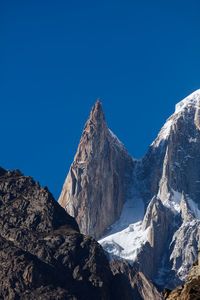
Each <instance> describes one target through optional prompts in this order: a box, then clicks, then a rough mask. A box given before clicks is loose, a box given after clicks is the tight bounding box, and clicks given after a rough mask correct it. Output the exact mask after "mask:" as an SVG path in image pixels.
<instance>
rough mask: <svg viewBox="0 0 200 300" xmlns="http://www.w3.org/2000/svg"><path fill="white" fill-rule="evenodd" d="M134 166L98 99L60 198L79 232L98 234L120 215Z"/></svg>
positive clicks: (129, 193) (100, 234) (128, 195)
mask: <svg viewBox="0 0 200 300" xmlns="http://www.w3.org/2000/svg"><path fill="white" fill-rule="evenodd" d="M133 168H134V162H133V160H132V158H131V157H130V155H129V154H128V152H127V150H126V149H125V147H124V146H123V144H122V143H121V142H120V141H119V140H118V138H117V137H116V136H115V135H114V134H113V133H112V132H111V131H110V130H109V129H108V127H107V124H106V122H105V117H104V113H103V110H102V104H101V102H100V101H99V100H98V101H97V102H96V104H95V105H94V106H93V108H92V110H91V113H90V116H89V119H88V121H87V123H86V125H85V127H84V130H83V134H82V137H81V140H80V143H79V146H78V150H77V153H76V155H75V158H74V161H73V163H72V165H71V167H70V171H69V174H68V176H67V178H66V181H65V183H64V185H63V189H62V193H61V195H60V198H59V203H60V204H61V205H62V207H63V208H65V209H66V211H67V212H68V213H69V214H70V215H71V216H73V217H75V218H76V221H77V223H78V225H79V227H80V231H81V232H82V233H85V234H89V235H91V236H93V237H95V238H99V237H101V236H102V235H103V233H104V232H105V231H106V230H107V229H108V228H109V226H110V225H111V224H113V223H114V222H115V221H116V220H117V219H118V218H119V216H120V213H121V211H122V207H123V204H124V202H125V201H126V200H127V199H128V198H129V197H130V196H131V184H132V173H133Z"/></svg>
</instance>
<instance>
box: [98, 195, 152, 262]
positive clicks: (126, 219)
mask: <svg viewBox="0 0 200 300" xmlns="http://www.w3.org/2000/svg"><path fill="white" fill-rule="evenodd" d="M143 217H144V203H143V201H142V199H140V198H137V199H130V200H127V201H126V203H125V204H124V207H123V210H122V214H121V217H120V218H119V220H118V221H117V222H115V223H114V224H113V225H112V227H111V231H110V232H109V234H108V235H106V236H105V237H103V238H102V239H101V240H99V243H100V244H101V245H102V247H103V248H104V250H105V251H107V252H108V253H109V254H110V258H111V259H112V258H114V257H115V256H117V257H120V258H123V259H126V260H129V261H134V260H135V259H136V256H137V253H138V250H139V249H140V248H141V246H142V244H144V243H145V242H146V241H147V235H148V231H149V228H147V229H146V230H145V231H143V230H142V220H143Z"/></svg>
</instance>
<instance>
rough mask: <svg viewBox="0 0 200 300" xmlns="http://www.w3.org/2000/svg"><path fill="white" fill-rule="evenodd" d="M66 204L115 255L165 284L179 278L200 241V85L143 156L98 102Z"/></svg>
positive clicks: (83, 226) (77, 158) (73, 169)
mask: <svg viewBox="0 0 200 300" xmlns="http://www.w3.org/2000/svg"><path fill="white" fill-rule="evenodd" d="M59 202H60V204H61V205H62V206H63V207H65V208H66V210H67V211H68V212H69V213H70V214H71V215H72V216H75V217H76V220H77V222H78V224H79V226H80V229H81V231H82V232H83V233H87V234H91V235H93V236H94V237H96V238H101V239H100V240H99V242H100V243H101V244H102V246H103V247H104V249H105V250H106V251H107V252H108V253H109V255H110V258H123V259H127V260H128V261H129V262H130V263H131V264H132V265H134V266H137V268H138V269H139V270H140V271H142V272H143V273H144V274H145V275H146V276H147V277H148V278H151V279H152V280H153V281H155V282H156V283H157V284H158V285H160V286H167V287H171V288H173V287H175V286H177V285H178V284H180V283H181V282H182V281H183V280H185V276H186V274H187V272H188V269H189V268H190V266H191V265H192V263H193V261H194V259H195V258H196V256H197V249H198V245H199V240H200V230H199V228H200V226H199V225H200V210H199V209H200V90H198V91H196V92H194V93H193V94H191V95H189V96H188V97H187V98H185V99H184V100H182V101H181V102H179V103H178V104H177V105H176V108H175V112H174V114H173V115H172V116H171V117H170V118H169V119H168V120H167V121H166V123H165V125H164V126H163V127H162V129H161V131H160V133H159V134H158V137H157V138H156V140H155V141H154V142H153V143H152V144H151V146H150V148H149V151H148V152H147V154H146V155H145V156H144V157H143V158H142V159H140V160H135V159H132V158H131V157H130V155H129V154H128V152H127V151H126V149H125V148H124V146H123V145H122V144H121V142H119V140H118V139H117V138H116V137H115V136H114V135H113V134H112V133H111V132H110V130H109V129H108V127H107V125H106V123H105V118H104V115H103V111H102V107H101V104H100V102H99V101H98V102H97V103H96V104H95V106H94V107H93V109H92V111H91V113H90V117H89V120H88V121H87V123H86V126H85V128H84V131H83V135H82V138H81V141H80V144H79V147H78V151H77V154H76V156H75V159H74V162H73V164H72V166H71V168H70V172H69V174H68V176H67V179H66V181H65V184H64V186H63V191H62V193H61V196H60V199H59ZM102 235H104V236H103V237H102Z"/></svg>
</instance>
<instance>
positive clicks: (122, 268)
mask: <svg viewBox="0 0 200 300" xmlns="http://www.w3.org/2000/svg"><path fill="white" fill-rule="evenodd" d="M110 267H111V270H112V273H113V274H114V275H115V276H116V275H118V278H119V280H120V281H121V282H124V285H128V287H129V289H128V288H126V291H130V292H129V294H128V293H127V296H126V298H125V299H127V300H128V299H137V300H142V299H148V300H161V299H162V294H161V293H160V292H159V291H158V290H157V288H156V287H155V285H154V284H153V283H152V282H151V281H150V280H148V279H147V278H146V277H145V276H144V274H142V273H141V272H138V271H136V270H135V269H134V268H133V267H131V265H130V264H129V263H128V262H127V261H125V260H112V261H111V262H110ZM118 293H120V291H119V292H118Z"/></svg>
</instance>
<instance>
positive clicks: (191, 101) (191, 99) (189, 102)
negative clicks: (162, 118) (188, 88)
mask: <svg viewBox="0 0 200 300" xmlns="http://www.w3.org/2000/svg"><path fill="white" fill-rule="evenodd" d="M199 103H200V89H199V90H197V91H195V92H194V93H192V94H190V95H189V96H187V97H186V98H184V99H183V100H182V101H180V102H179V103H177V104H176V106H175V114H178V113H180V112H181V111H183V110H184V109H185V107H186V106H199Z"/></svg>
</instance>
